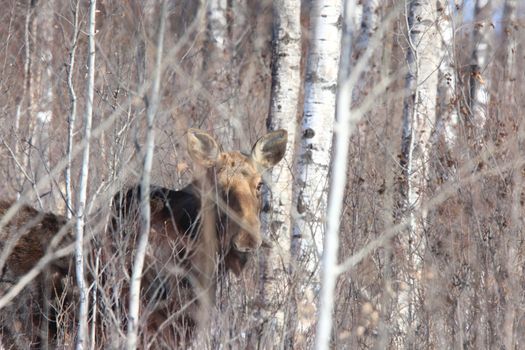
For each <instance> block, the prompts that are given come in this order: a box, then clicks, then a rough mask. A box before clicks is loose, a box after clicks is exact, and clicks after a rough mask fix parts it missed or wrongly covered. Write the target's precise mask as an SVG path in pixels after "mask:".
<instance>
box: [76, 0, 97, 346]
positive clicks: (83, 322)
mask: <svg viewBox="0 0 525 350" xmlns="http://www.w3.org/2000/svg"><path fill="white" fill-rule="evenodd" d="M96 10H97V2H96V0H91V1H90V3H89V27H88V37H89V39H88V50H89V51H88V63H87V69H88V72H87V85H86V110H85V112H84V142H85V143H86V147H85V148H84V152H83V154H82V169H81V171H80V184H79V189H78V198H77V210H76V215H77V222H76V226H75V231H76V241H75V262H76V277H77V284H78V289H79V292H80V297H79V313H78V333H77V344H76V348H77V349H78V350H81V349H84V348H85V347H86V345H87V344H86V342H87V337H88V329H87V317H88V303H89V294H88V292H89V289H88V286H87V285H86V280H85V277H84V270H85V267H84V228H85V209H86V199H87V198H86V197H87V185H88V175H89V150H90V142H91V121H92V118H93V99H94V91H95V14H96Z"/></svg>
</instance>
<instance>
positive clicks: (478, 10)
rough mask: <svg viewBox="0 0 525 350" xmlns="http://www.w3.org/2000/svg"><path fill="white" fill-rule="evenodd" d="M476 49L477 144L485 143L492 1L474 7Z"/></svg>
mask: <svg viewBox="0 0 525 350" xmlns="http://www.w3.org/2000/svg"><path fill="white" fill-rule="evenodd" d="M474 20H475V23H474V29H473V33H472V40H473V43H474V49H473V50H472V56H471V63H470V66H471V68H470V69H471V72H470V113H471V117H470V118H471V120H470V123H471V125H470V126H471V128H472V130H471V132H472V137H473V140H472V141H473V142H474V143H475V146H478V147H479V146H482V145H483V134H484V129H485V123H486V121H487V113H488V105H489V90H488V85H489V75H488V74H486V73H485V69H486V67H487V64H488V58H489V55H490V51H491V48H490V35H491V33H492V28H493V27H492V24H491V20H492V19H491V2H490V1H489V0H476V6H475V8H474Z"/></svg>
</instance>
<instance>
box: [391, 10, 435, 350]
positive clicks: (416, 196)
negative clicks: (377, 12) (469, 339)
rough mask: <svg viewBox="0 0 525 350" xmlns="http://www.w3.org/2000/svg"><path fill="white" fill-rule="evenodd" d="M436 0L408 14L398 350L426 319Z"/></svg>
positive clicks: (408, 344)
mask: <svg viewBox="0 0 525 350" xmlns="http://www.w3.org/2000/svg"><path fill="white" fill-rule="evenodd" d="M436 20H437V11H436V2H435V1H433V0H413V1H411V2H410V3H409V8H408V13H407V23H408V38H409V46H410V47H409V50H408V53H407V63H408V74H407V77H406V92H405V94H406V95H405V99H404V106H403V138H402V150H401V152H402V156H403V160H404V161H403V164H402V165H403V172H404V181H406V182H405V184H404V188H403V189H402V192H403V193H402V196H403V198H404V203H403V205H404V209H405V213H406V215H409V218H410V219H409V226H408V232H406V233H404V234H403V235H401V236H400V237H399V240H400V244H401V248H402V249H403V251H404V254H405V266H403V267H402V268H401V271H400V275H399V276H398V279H399V281H400V282H399V283H400V287H399V294H398V305H397V312H398V314H397V315H398V316H397V319H396V322H397V328H398V332H399V333H398V334H399V336H398V338H397V339H396V343H397V345H398V348H401V349H405V348H410V349H411V348H415V347H417V346H416V344H417V337H418V334H417V330H418V326H419V325H420V322H421V317H420V310H421V306H422V299H421V298H422V295H421V292H422V290H421V281H420V279H421V274H422V269H423V254H424V251H425V246H426V243H425V240H424V228H425V226H424V223H425V218H426V212H425V211H423V210H422V204H423V203H424V200H425V191H426V188H427V185H428V161H429V146H430V142H429V141H430V134H431V132H432V128H433V127H434V123H435V120H436V97H437V84H438V67H439V64H440V61H439V59H440V57H439V52H440V51H439V50H440V49H439V45H436V42H438V43H439V42H440V40H439V36H438V32H437V28H436Z"/></svg>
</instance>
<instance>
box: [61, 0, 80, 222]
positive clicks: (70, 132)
mask: <svg viewBox="0 0 525 350" xmlns="http://www.w3.org/2000/svg"><path fill="white" fill-rule="evenodd" d="M79 4H80V0H77V1H76V3H75V7H74V10H73V35H72V40H71V48H70V52H69V64H68V67H67V87H68V90H69V97H70V112H69V116H68V119H67V122H68V123H67V124H68V129H67V151H66V153H67V165H66V173H65V183H66V216H67V218H68V219H71V216H72V213H73V212H72V211H73V195H72V193H71V164H72V162H73V159H72V153H73V136H74V131H75V120H76V118H77V94H76V91H75V87H74V85H73V73H74V68H75V59H76V51H77V43H78V34H79V27H78V18H79Z"/></svg>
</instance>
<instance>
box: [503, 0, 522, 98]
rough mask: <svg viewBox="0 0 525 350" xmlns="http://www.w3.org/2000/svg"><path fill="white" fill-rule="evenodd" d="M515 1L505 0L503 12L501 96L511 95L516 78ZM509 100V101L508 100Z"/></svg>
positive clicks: (516, 25)
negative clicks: (503, 42)
mask: <svg viewBox="0 0 525 350" xmlns="http://www.w3.org/2000/svg"><path fill="white" fill-rule="evenodd" d="M516 12H517V1H516V0H506V1H505V8H504V13H503V31H504V33H505V36H504V38H505V62H504V65H505V66H504V69H505V75H504V77H503V78H504V80H505V92H504V93H503V96H511V95H512V86H513V84H514V81H515V80H516V61H517V57H518V56H517V50H518V41H517V40H516V39H517V38H516V36H517V35H518V28H519V27H518V24H517V22H516V20H517V13H516ZM509 102H511V101H509Z"/></svg>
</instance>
